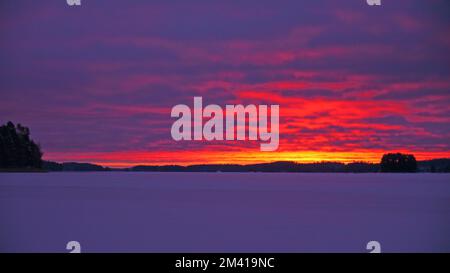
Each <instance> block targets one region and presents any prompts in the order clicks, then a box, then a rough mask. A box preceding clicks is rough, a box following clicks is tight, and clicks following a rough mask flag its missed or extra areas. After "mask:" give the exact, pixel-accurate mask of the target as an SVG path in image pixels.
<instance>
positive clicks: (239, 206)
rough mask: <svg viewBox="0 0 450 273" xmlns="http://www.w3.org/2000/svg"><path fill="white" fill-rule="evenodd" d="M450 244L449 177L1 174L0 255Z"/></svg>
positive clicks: (446, 247) (423, 248) (440, 247)
mask: <svg viewBox="0 0 450 273" xmlns="http://www.w3.org/2000/svg"><path fill="white" fill-rule="evenodd" d="M72 240H75V241H79V242H80V243H81V250H82V252H100V251H101V252H119V251H121V252H122V251H125V252H212V251H213V252H309V251H312V252H368V251H367V250H366V244H367V242H369V241H372V240H376V241H379V242H380V244H381V251H382V252H399V251H406V252H444V251H445V252H450V175H449V174H279V173H127V172H97V173H33V174H31V173H21V174H18V173H2V174H0V251H1V252H24V251H26V252H49V251H50V252H67V250H66V243H67V242H68V241H72Z"/></svg>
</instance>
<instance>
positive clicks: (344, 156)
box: [45, 150, 450, 168]
mask: <svg viewBox="0 0 450 273" xmlns="http://www.w3.org/2000/svg"><path fill="white" fill-rule="evenodd" d="M392 152H402V153H412V154H414V155H415V157H416V158H417V160H427V159H434V158H449V157H450V151H448V152H412V151H392ZM384 153H386V152H385V151H372V150H371V151H351V152H324V151H284V152H274V153H264V152H259V151H255V152H240V151H217V152H214V151H208V152H205V151H182V152H179V151H172V152H139V151H134V152H110V153H97V152H96V153H70V154H65V153H48V154H47V155H46V156H45V159H46V160H52V161H57V162H68V161H76V162H86V163H92V164H98V165H102V166H105V167H116V168H119V167H120V168H123V167H132V166H136V165H182V166H187V165H195V164H255V163H269V162H275V161H294V162H297V163H313V162H322V161H328V162H342V163H351V162H355V161H364V162H370V163H378V162H379V161H380V159H381V157H382V155H383V154H384ZM69 155H70V157H69ZM66 156H67V158H66Z"/></svg>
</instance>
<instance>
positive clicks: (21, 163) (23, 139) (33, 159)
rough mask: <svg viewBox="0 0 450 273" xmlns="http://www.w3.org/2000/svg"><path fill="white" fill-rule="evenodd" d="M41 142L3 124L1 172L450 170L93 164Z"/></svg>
mask: <svg viewBox="0 0 450 273" xmlns="http://www.w3.org/2000/svg"><path fill="white" fill-rule="evenodd" d="M42 156H43V153H42V151H41V147H40V145H39V144H36V143H35V142H34V141H33V140H32V139H31V137H30V130H29V128H28V127H25V126H23V125H21V124H17V125H14V123H12V122H11V121H9V122H8V123H6V124H5V125H2V126H0V172H61V171H130V172H299V173H375V172H385V173H412V172H450V159H449V158H442V159H432V160H424V161H417V160H416V158H415V157H414V155H412V154H402V153H387V154H384V155H383V157H382V158H381V161H380V163H368V162H352V163H347V164H346V163H341V162H316V163H296V162H291V161H279V162H272V163H261V164H249V165H238V164H203V165H190V166H180V165H163V166H152V165H150V166H149V165H143V166H134V167H130V168H108V167H103V166H99V165H96V164H91V163H77V162H66V163H57V162H51V161H44V160H43V159H42Z"/></svg>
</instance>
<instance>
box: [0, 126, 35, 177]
mask: <svg viewBox="0 0 450 273" xmlns="http://www.w3.org/2000/svg"><path fill="white" fill-rule="evenodd" d="M41 168H42V152H41V148H40V147H39V144H36V143H35V142H34V141H33V140H32V139H31V138H30V129H28V128H27V127H24V126H22V125H21V124H20V123H19V124H17V126H14V124H13V123H12V122H11V121H10V122H8V123H7V124H5V125H2V126H1V127H0V169H41Z"/></svg>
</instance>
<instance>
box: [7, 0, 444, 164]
mask: <svg viewBox="0 0 450 273" xmlns="http://www.w3.org/2000/svg"><path fill="white" fill-rule="evenodd" d="M449 12H450V2H449V1H446V0H442V1H440V0H429V1H422V0H417V1H399V0H396V1H387V0H385V1H382V6H380V7H370V6H368V5H367V4H366V3H365V1H364V0H349V1H331V0H330V1H298V0H295V1H264V0H262V1H261V0H258V1H256V0H255V1H162V0H161V1H138V0H135V1H125V0H82V6H80V7H69V6H68V5H67V4H66V3H65V1H64V0H48V1H26V0H5V1H1V2H0V60H1V61H0V122H1V123H5V122H6V121H8V120H12V121H13V122H15V123H22V124H25V125H27V126H29V127H30V128H31V132H32V137H33V138H34V139H36V140H37V141H38V142H40V143H41V145H42V147H43V150H44V152H45V158H47V159H52V160H59V161H71V160H73V161H77V160H78V161H89V162H97V163H101V164H105V165H111V166H115V165H128V164H136V163H170V162H177V163H181V164H183V163H192V162H230V161H233V162H234V161H235V159H236V158H238V160H237V161H239V160H241V161H242V162H249V161H255V162H260V161H271V160H280V159H289V160H298V161H308V160H309V161H311V160H312V161H314V160H343V161H346V160H356V159H363V160H375V159H377V158H379V156H380V154H381V153H383V152H385V151H406V152H413V153H415V154H417V155H418V157H419V158H432V157H449V156H450V142H449V139H450V118H449V113H450V106H449V105H450V104H449V103H450V77H449V75H450V54H449V53H450V52H449V48H450V38H449V37H450V35H449V34H450V14H449ZM193 96H203V98H204V101H205V104H209V103H215V104H219V105H224V104H226V103H243V104H249V103H254V104H260V103H261V104H262V103H264V104H280V108H281V128H280V130H281V131H280V139H281V140H280V148H279V151H277V152H275V153H271V154H264V153H260V152H259V149H258V147H259V143H253V142H231V143H228V142H212V143H205V142H175V141H173V140H172V139H171V137H170V127H171V124H172V122H173V121H174V120H173V119H171V118H170V109H171V107H172V106H174V105H176V104H180V103H183V104H188V105H191V104H192V99H193ZM224 154H225V155H226V156H222V155H224ZM174 155H175V156H176V159H175V158H174ZM195 156H198V157H197V158H193V157H195Z"/></svg>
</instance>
